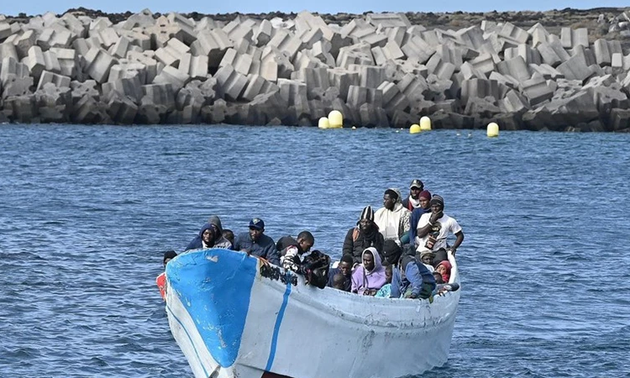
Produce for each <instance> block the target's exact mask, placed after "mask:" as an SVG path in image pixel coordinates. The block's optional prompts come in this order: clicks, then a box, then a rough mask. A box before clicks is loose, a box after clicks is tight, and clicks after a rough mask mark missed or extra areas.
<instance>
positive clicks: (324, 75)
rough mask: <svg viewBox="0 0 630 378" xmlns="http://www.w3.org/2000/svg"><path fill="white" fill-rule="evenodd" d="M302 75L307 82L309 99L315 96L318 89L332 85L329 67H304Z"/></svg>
mask: <svg viewBox="0 0 630 378" xmlns="http://www.w3.org/2000/svg"><path fill="white" fill-rule="evenodd" d="M300 72H301V75H300V76H301V77H302V78H303V80H304V83H305V84H306V93H307V97H308V99H309V100H312V99H314V98H315V93H316V91H317V90H324V91H325V90H326V89H328V87H330V81H329V79H328V69H327V68H302V69H301V70H300Z"/></svg>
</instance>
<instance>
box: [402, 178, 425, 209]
mask: <svg viewBox="0 0 630 378" xmlns="http://www.w3.org/2000/svg"><path fill="white" fill-rule="evenodd" d="M423 190H424V183H423V182H422V181H420V180H418V179H415V180H413V181H412V182H411V185H409V197H407V198H405V199H404V200H403V201H402V204H403V206H404V207H405V209H407V210H409V211H413V209H417V208H418V207H420V192H422V191H423Z"/></svg>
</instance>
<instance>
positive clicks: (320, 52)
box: [310, 40, 335, 67]
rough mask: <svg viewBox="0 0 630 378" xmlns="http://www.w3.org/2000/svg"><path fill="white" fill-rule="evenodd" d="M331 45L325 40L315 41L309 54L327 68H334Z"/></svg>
mask: <svg viewBox="0 0 630 378" xmlns="http://www.w3.org/2000/svg"><path fill="white" fill-rule="evenodd" d="M331 49H332V44H331V43H330V42H328V41H326V40H323V41H317V42H315V44H313V47H312V48H311V49H310V53H311V55H312V56H313V57H315V58H317V59H319V61H320V62H322V63H324V64H326V65H327V66H329V67H334V66H335V58H334V57H333V55H332V54H331Z"/></svg>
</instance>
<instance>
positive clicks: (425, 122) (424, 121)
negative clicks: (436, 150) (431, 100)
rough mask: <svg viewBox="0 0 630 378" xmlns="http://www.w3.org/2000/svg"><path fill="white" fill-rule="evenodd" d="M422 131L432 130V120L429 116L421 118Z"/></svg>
mask: <svg viewBox="0 0 630 378" xmlns="http://www.w3.org/2000/svg"><path fill="white" fill-rule="evenodd" d="M420 130H422V131H429V130H431V118H429V117H427V116H424V117H422V118H420Z"/></svg>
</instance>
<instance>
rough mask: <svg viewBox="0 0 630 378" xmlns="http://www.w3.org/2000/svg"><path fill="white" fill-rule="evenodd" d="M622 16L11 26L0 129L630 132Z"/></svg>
mask: <svg viewBox="0 0 630 378" xmlns="http://www.w3.org/2000/svg"><path fill="white" fill-rule="evenodd" d="M624 10H625V8H595V9H588V10H578V9H563V10H550V11H545V12H533V11H522V12H486V13H466V12H453V13H430V12H428V13H417V12H407V13H380V14H379V13H377V14H372V13H366V14H362V15H353V14H345V13H338V14H335V15H330V14H321V15H320V14H317V13H309V12H300V13H297V14H295V13H281V12H272V13H264V14H239V13H230V14H219V15H203V14H199V13H196V12H192V13H189V14H177V13H169V14H167V15H161V14H154V13H152V12H150V11H149V10H145V11H143V12H140V13H137V14H132V13H131V12H126V13H109V14H108V13H103V12H100V11H95V10H89V9H85V8H76V9H71V10H69V11H68V12H66V13H65V14H64V15H61V16H59V15H55V14H52V13H47V14H44V15H40V16H27V15H23V14H20V15H19V16H8V17H3V16H0V59H1V62H2V67H1V68H0V82H1V84H0V93H1V99H0V109H1V111H0V122H15V123H35V122H38V123H48V122H54V123H86V124H92V123H113V124H156V123H164V124H189V123H193V124H196V123H204V124H217V123H229V124H246V125H300V126H317V124H318V121H319V120H320V118H322V117H326V116H327V115H328V113H329V112H330V111H332V110H339V111H341V112H342V114H343V118H344V127H350V126H357V127H361V126H364V127H396V128H400V127H402V128H409V127H410V126H411V125H412V124H415V123H419V119H420V117H422V116H429V117H430V118H431V119H432V123H433V128H452V129H476V128H485V126H486V125H487V124H488V123H489V122H497V123H498V124H499V126H500V128H501V129H508V130H520V129H526V130H553V131H629V130H630V100H629V99H628V95H630V78H628V77H627V76H628V75H627V74H628V71H630V12H625V13H624Z"/></svg>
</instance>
